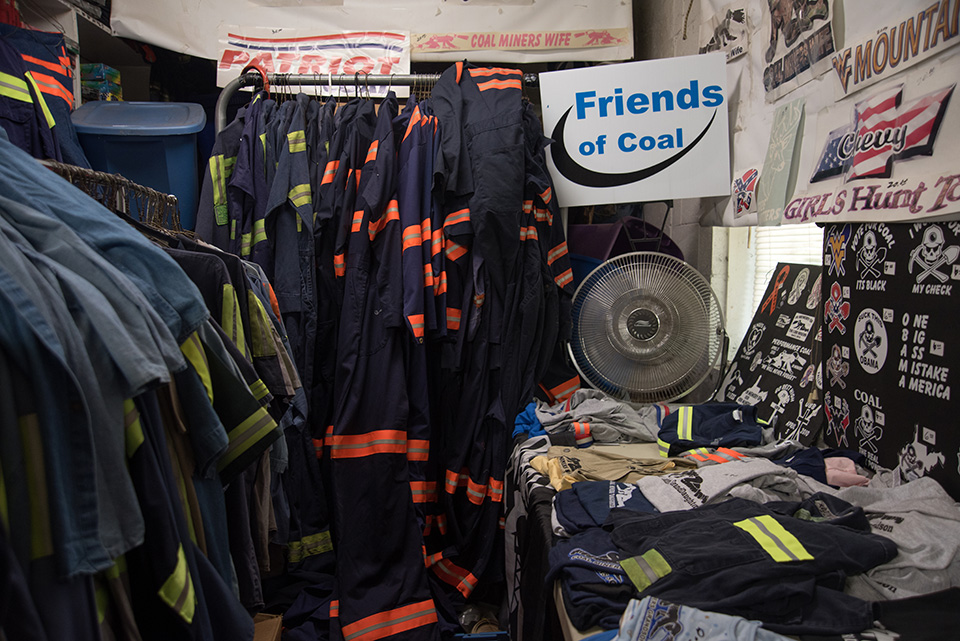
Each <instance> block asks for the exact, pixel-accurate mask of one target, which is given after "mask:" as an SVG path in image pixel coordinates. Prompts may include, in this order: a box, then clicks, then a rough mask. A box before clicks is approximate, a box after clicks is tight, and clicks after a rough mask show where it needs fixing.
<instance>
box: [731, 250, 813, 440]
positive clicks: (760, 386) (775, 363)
mask: <svg viewBox="0 0 960 641" xmlns="http://www.w3.org/2000/svg"><path fill="white" fill-rule="evenodd" d="M820 272H821V267H820V266H819V265H800V264H792V263H780V264H778V265H777V268H776V269H775V270H774V271H773V276H772V277H771V279H770V282H769V283H768V284H767V289H766V291H765V292H764V294H763V298H762V299H761V300H760V308H759V309H758V310H757V312H756V314H754V317H753V321H751V323H750V329H748V330H747V335H746V336H745V337H744V339H743V342H742V343H741V344H740V348H739V349H738V350H737V355H736V357H735V358H734V359H733V362H732V363H730V367H729V368H728V369H727V373H726V376H725V377H724V380H723V384H722V385H721V387H720V390H719V392H718V393H717V396H718V399H719V400H724V401H736V402H737V403H740V404H743V405H756V406H757V417H758V418H760V419H762V420H764V421H767V422H769V423H772V424H773V425H774V427H775V430H776V435H777V437H779V438H790V439H794V440H798V441H800V442H802V443H803V444H804V445H812V444H813V443H814V442H815V441H816V439H817V433H818V432H819V431H820V427H821V424H822V422H823V412H822V408H823V401H822V398H823V396H822V394H821V392H820V389H819V385H820V379H821V377H820V376H819V374H818V372H819V364H820V340H821V337H820V332H821V329H820V325H821V318H822V317H823V305H822V304H821V296H820Z"/></svg>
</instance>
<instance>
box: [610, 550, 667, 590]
mask: <svg viewBox="0 0 960 641" xmlns="http://www.w3.org/2000/svg"><path fill="white" fill-rule="evenodd" d="M620 566H621V567H622V568H623V570H624V572H626V573H627V576H628V577H630V580H631V581H632V582H633V584H634V585H635V586H637V590H639V591H640V592H643V591H644V590H646V589H647V588H649V587H650V586H651V585H653V583H654V582H655V581H656V580H657V579H662V578H663V577H665V576H667V575H668V574H670V572H672V571H673V570H672V568H671V567H670V564H669V563H667V560H666V559H665V558H663V555H661V554H660V553H659V552H657V550H656V549H650V550H647V551H646V552H644V553H643V554H641V555H640V556H634V557H631V558H629V559H624V560H623V561H620Z"/></svg>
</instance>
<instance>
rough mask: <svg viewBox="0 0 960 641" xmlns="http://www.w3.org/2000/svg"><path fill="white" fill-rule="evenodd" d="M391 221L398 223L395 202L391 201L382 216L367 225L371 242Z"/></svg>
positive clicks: (398, 214) (398, 212) (397, 211)
mask: <svg viewBox="0 0 960 641" xmlns="http://www.w3.org/2000/svg"><path fill="white" fill-rule="evenodd" d="M392 220H396V221H397V222H399V221H400V210H399V209H398V206H397V201H396V200H391V201H390V202H389V203H387V210H386V211H385V212H383V215H382V216H380V218H379V219H378V220H376V221H374V222H372V223H370V224H369V225H367V233H369V234H370V240H371V241H373V239H374V238H376V237H377V234H379V233H380V232H381V231H383V230H384V228H385V227H386V226H387V224H388V223H389V222H390V221H392ZM354 224H356V220H354Z"/></svg>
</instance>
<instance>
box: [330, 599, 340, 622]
mask: <svg viewBox="0 0 960 641" xmlns="http://www.w3.org/2000/svg"><path fill="white" fill-rule="evenodd" d="M339 616H340V600H339V599H334V600H333V601H331V602H330V618H331V619H336V618H337V617H339Z"/></svg>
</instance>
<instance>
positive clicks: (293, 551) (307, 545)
mask: <svg viewBox="0 0 960 641" xmlns="http://www.w3.org/2000/svg"><path fill="white" fill-rule="evenodd" d="M332 549H333V541H332V540H331V539H330V531H329V530H324V531H323V532H317V533H316V534H309V535H307V536H305V537H303V538H302V539H300V540H299V541H291V542H290V543H289V544H288V546H287V559H288V560H289V561H290V563H298V562H300V561H302V560H304V559H305V558H307V557H310V556H316V555H318V554H323V553H325V552H329V551H331V550H332Z"/></svg>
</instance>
